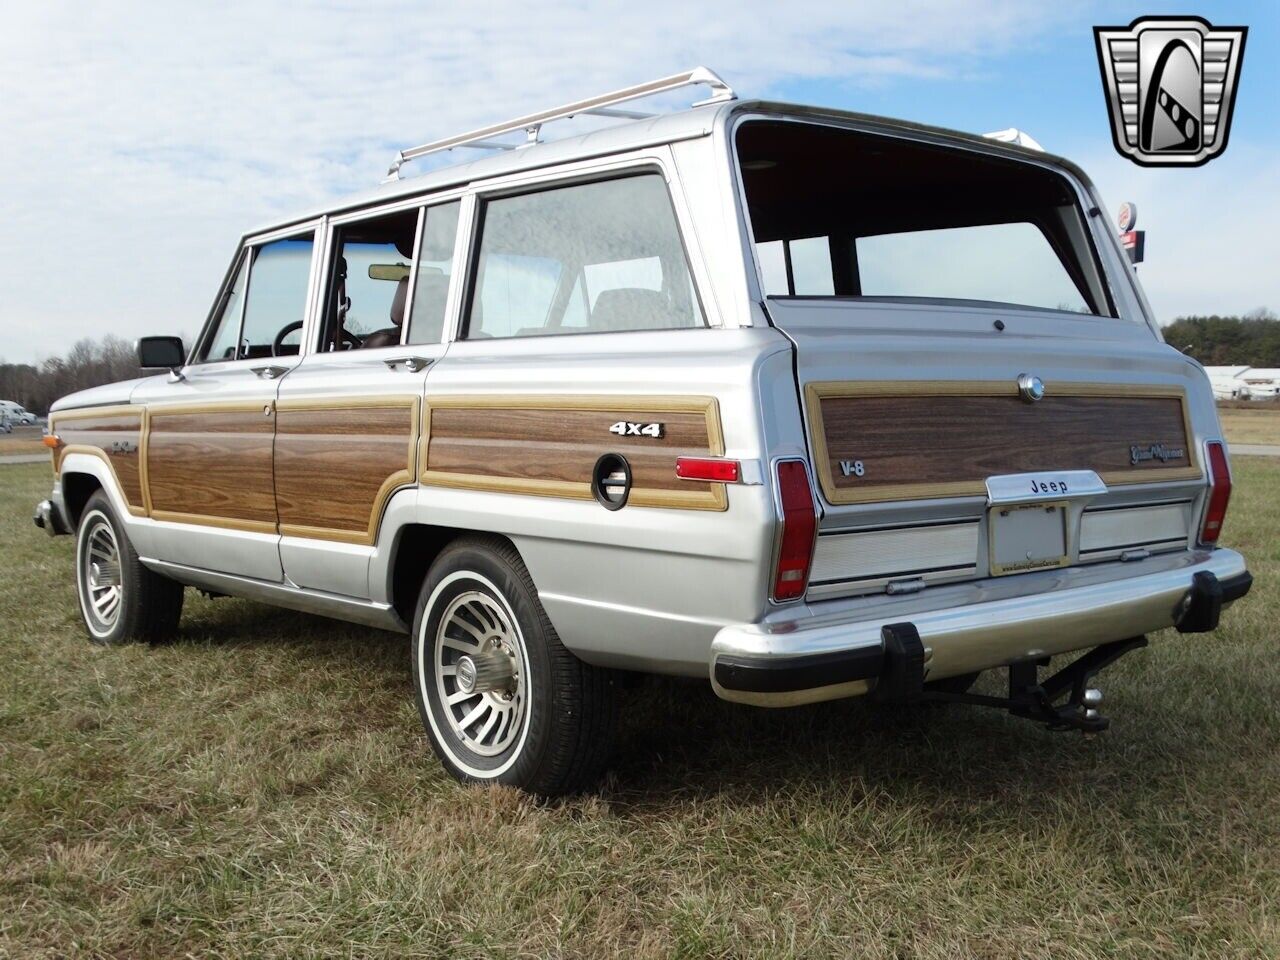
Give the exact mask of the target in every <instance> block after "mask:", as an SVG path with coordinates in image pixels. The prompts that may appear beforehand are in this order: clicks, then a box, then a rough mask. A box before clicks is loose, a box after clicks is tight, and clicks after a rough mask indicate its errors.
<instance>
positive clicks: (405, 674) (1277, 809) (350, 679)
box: [0, 458, 1280, 960]
mask: <svg viewBox="0 0 1280 960" xmlns="http://www.w3.org/2000/svg"><path fill="white" fill-rule="evenodd" d="M1235 467H1236V474H1237V492H1236V495H1235V501H1234V505H1233V508H1232V513H1231V515H1230V517H1229V519H1228V522H1227V533H1226V539H1227V540H1228V541H1229V542H1230V543H1232V544H1233V545H1234V546H1236V547H1238V548H1240V549H1242V550H1243V551H1244V552H1245V553H1246V554H1247V555H1248V557H1249V559H1250V565H1251V568H1252V570H1253V572H1254V574H1255V576H1256V577H1257V578H1258V582H1257V586H1256V587H1255V590H1254V593H1253V594H1252V595H1251V596H1249V597H1248V598H1247V599H1246V600H1244V601H1242V602H1240V603H1239V604H1237V605H1236V606H1235V607H1234V608H1233V609H1232V610H1231V611H1230V612H1229V613H1228V614H1227V616H1226V618H1225V625H1224V626H1223V628H1222V629H1221V630H1219V631H1218V632H1217V633H1216V634H1214V635H1211V636H1185V637H1184V636H1179V635H1177V634H1173V633H1168V634H1162V635H1159V636H1156V637H1154V638H1153V640H1154V642H1153V644H1152V646H1151V647H1150V648H1149V649H1147V650H1144V651H1140V652H1137V653H1134V654H1131V655H1130V656H1129V657H1127V658H1126V659H1124V660H1122V661H1121V662H1120V663H1119V664H1118V665H1117V666H1115V667H1112V668H1111V669H1110V670H1109V671H1107V672H1106V673H1105V674H1103V677H1102V681H1101V686H1102V687H1103V688H1104V690H1105V692H1106V695H1107V704H1106V707H1107V712H1108V713H1109V714H1111V715H1112V717H1113V719H1114V725H1113V727H1112V730H1111V731H1110V732H1108V733H1106V734H1104V735H1102V736H1100V737H1096V738H1092V739H1086V738H1083V737H1081V736H1080V735H1078V734H1061V733H1058V734H1055V733H1049V732H1047V731H1044V730H1043V729H1041V728H1039V727H1035V726H1032V725H1030V724H1029V723H1027V722H1025V721H1018V720H1013V719H1011V718H1009V717H1007V716H1005V715H1004V714H1000V713H995V712H993V711H983V710H979V709H974V708H965V707H928V708H921V709H884V708H880V709H876V708H873V707H871V706H870V705H868V704H865V703H861V702H857V701H851V702H845V703H837V704H828V705H822V706H817V707H810V708H802V709H796V710H792V711H784V712H770V711H759V710H752V709H750V708H743V707H734V706H730V705H728V704H723V703H721V702H719V701H717V700H716V699H715V698H714V697H713V696H712V695H711V693H710V692H709V690H708V689H707V688H706V687H705V686H703V685H695V684H682V683H668V682H654V683H652V684H649V685H646V686H644V687H642V688H641V689H639V690H636V691H632V692H629V693H627V694H626V701H625V714H624V715H625V724H624V729H623V734H622V740H621V743H620V745H619V749H618V753H617V757H616V761H615V764H614V766H613V769H612V772H611V774H610V776H609V779H608V780H607V781H606V783H605V784H604V786H603V788H602V790H601V791H600V793H599V794H597V795H595V796H591V797H585V798H580V799H576V800H573V801H569V802H565V803H557V804H540V803H537V802H534V801H532V800H530V799H528V798H525V797H523V796H521V795H519V794H517V793H515V792H512V791H507V790H484V789H468V788H463V787H460V786H458V785H456V784H455V783H454V782H453V781H451V780H449V779H447V778H446V777H445V776H444V774H443V773H442V772H441V770H440V769H439V767H438V765H437V764H436V762H435V760H434V758H433V757H431V756H430V755H429V748H428V746H427V743H426V740H425V738H424V736H423V734H422V731H421V729H420V726H419V722H418V718H417V715H416V713H415V710H414V708H413V705H412V703H411V700H410V695H409V683H410V676H409V662H408V656H407V646H406V641H405V640H404V639H403V638H401V637H397V636H392V635H389V634H383V633H378V632H374V631H368V630H364V629H360V628H355V627H348V626H343V625H340V624H333V623H330V622H327V621H324V620H320V619H316V618H312V617H307V616H304V615H300V614H293V613H288V612H283V611H277V610H273V609H270V608H267V607H263V606H257V605H254V604H251V603H248V602H243V601H239V600H228V599H223V600H217V601H210V600H207V599H205V598H203V597H200V596H198V595H193V593H192V592H191V591H188V605H187V608H186V614H185V616H184V620H183V631H182V636H181V638H180V640H179V641H178V642H177V643H175V644H173V645H171V646H167V647H159V648H147V647H132V648H125V649H113V650H102V649H97V648H94V647H91V646H90V645H89V644H88V643H87V642H86V641H85V640H84V638H83V636H82V633H81V627H80V624H79V622H78V618H77V614H76V607H75V599H74V595H73V590H72V586H71V576H70V567H71V543H70V539H69V538H65V537H64V538H59V539H57V540H49V539H47V538H46V537H45V536H44V534H43V533H41V532H39V531H38V530H36V529H35V528H34V527H33V526H32V525H31V521H30V508H31V505H32V503H33V502H34V501H35V500H36V499H38V498H39V497H40V496H42V495H44V493H45V491H46V490H47V488H48V485H49V473H48V469H47V468H45V467H43V466H23V467H18V466H11V467H3V468H0V535H2V536H3V543H4V546H5V548H4V550H3V551H2V552H0V615H2V616H3V622H4V624H5V629H4V631H3V633H2V634H0V658H3V664H4V666H3V670H2V671H0V956H12V957H20V958H23V960H31V958H38V957H50V958H52V957H59V958H60V957H70V956H94V957H97V956H112V957H117V956H118V957H180V956H197V957H229V958H230V957H235V958H241V957H290V958H297V957H311V956H332V957H350V956H373V955H386V954H390V955H401V956H422V957H476V958H480V957H494V956H503V957H505V956H512V957H543V956H578V957H606V956H612V955H616V954H625V955H627V956H628V957H629V958H649V957H702V956H712V957H739V956H755V957H801V956H803V957H823V956H835V957H858V958H915V957H922V958H943V957H946V958H951V957H966V956H972V957H982V958H1022V957H1045V958H1054V960H1073V958H1074V960H1097V958H1100V957H1139V958H1151V957H1170V958H1173V957H1176V958H1188V957H1191V958H1211V957H1212V958H1220V957H1276V956H1280V906H1278V904H1280V713H1278V712H1277V710H1276V705H1277V703H1278V702H1280V662H1278V661H1277V657H1276V654H1275V651H1276V626H1275V625H1276V622H1277V620H1280V583H1278V581H1277V571H1278V568H1280V460H1262V459H1249V458H1239V459H1237V461H1236V464H1235ZM993 688H994V687H993Z"/></svg>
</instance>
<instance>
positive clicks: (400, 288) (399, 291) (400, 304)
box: [391, 277, 409, 327]
mask: <svg viewBox="0 0 1280 960" xmlns="http://www.w3.org/2000/svg"><path fill="white" fill-rule="evenodd" d="M408 297H409V278H408V277H401V278H400V279H399V280H397V281H396V295H395V296H394V297H392V298H391V323H392V324H393V325H395V326H397V327H398V326H400V325H401V324H402V323H404V302H405V300H407V299H408Z"/></svg>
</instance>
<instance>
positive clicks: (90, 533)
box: [76, 490, 183, 646]
mask: <svg viewBox="0 0 1280 960" xmlns="http://www.w3.org/2000/svg"><path fill="white" fill-rule="evenodd" d="M76 593H77V595H78V597H79V600H80V616H81V618H82V619H83V620H84V625H85V629H86V630H87V631H88V632H89V639H90V640H91V641H93V642H94V643H96V644H100V645H101V646H115V645H117V644H122V643H132V642H135V641H146V642H150V643H159V642H162V641H165V640H169V639H171V638H172V637H173V635H174V634H175V633H176V632H177V630H178V620H179V618H180V617H181V616H182V595H183V589H182V584H180V583H177V582H176V581H174V580H170V579H169V578H168V577H165V576H161V575H160V574H158V573H155V572H154V571H152V570H149V569H147V567H145V566H143V564H142V562H141V561H140V560H139V559H138V553H137V551H136V550H134V549H133V544H132V543H131V542H130V541H129V535H128V534H127V533H125V528H124V524H122V523H121V522H120V518H119V517H118V516H117V515H116V511H115V508H114V507H112V506H111V501H110V500H109V499H108V498H107V495H106V494H105V493H103V492H102V491H101V490H99V491H98V492H97V493H95V494H94V495H93V496H92V497H90V498H89V502H88V503H86V504H85V508H84V511H83V512H82V513H81V515H80V525H79V527H78V528H77V530H76Z"/></svg>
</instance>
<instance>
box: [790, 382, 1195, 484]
mask: <svg viewBox="0 0 1280 960" xmlns="http://www.w3.org/2000/svg"><path fill="white" fill-rule="evenodd" d="M907 386H908V387H910V386H915V387H916V390H915V391H912V392H910V393H908V392H906V391H904V390H903V385H902V384H897V385H895V386H894V387H892V388H886V389H892V390H896V391H897V393H896V394H894V395H883V394H877V393H874V392H872V390H873V388H871V387H869V386H868V385H865V384H811V385H810V386H809V401H810V416H811V418H813V419H812V420H811V426H812V428H813V432H814V436H815V437H817V438H819V439H820V440H821V442H819V443H817V444H816V447H817V449H818V451H819V456H818V457H817V459H818V460H819V461H820V462H819V464H818V471H817V472H818V474H819V478H820V480H821V482H822V486H823V490H824V492H826V493H827V495H828V499H829V500H830V501H831V502H833V503H860V502H871V501H883V500H898V499H909V498H915V497H940V496H967V495H977V494H981V493H983V492H984V491H985V480H986V478H987V477H989V476H994V475H997V474H1006V473H1025V472H1030V471H1038V470H1082V469H1084V470H1094V471H1096V472H1097V473H1098V474H1099V475H1100V476H1101V477H1102V479H1103V480H1104V481H1105V482H1106V483H1108V484H1117V483H1137V482H1143V481H1152V480H1175V479H1185V478H1190V477H1198V476H1199V475H1200V472H1199V465H1198V461H1197V458H1196V456H1195V451H1194V449H1193V448H1192V445H1191V443H1190V442H1189V428H1188V426H1187V419H1186V411H1185V408H1184V405H1185V400H1184V398H1183V395H1182V392H1181V390H1163V388H1142V395H1119V394H1122V392H1123V391H1125V390H1126V388H1124V387H1111V388H1110V390H1112V391H1113V394H1112V395H1101V393H1100V391H1101V390H1102V389H1104V388H1102V387H1100V386H1094V385H1071V386H1059V387H1054V386H1050V387H1049V389H1048V393H1047V394H1046V396H1045V397H1044V399H1042V400H1041V401H1039V402H1038V403H1026V402H1024V401H1023V400H1022V399H1021V398H1020V397H1018V395H1017V392H1016V388H1010V387H1008V386H1007V385H1005V384H989V385H979V386H976V387H973V388H971V389H970V390H969V391H967V392H965V393H960V392H957V390H953V389H949V388H948V387H946V386H945V385H944V386H943V387H942V391H940V392H931V391H930V386H931V385H928V384H916V385H907ZM983 389H986V390H989V391H990V392H989V393H988V394H986V395H983V394H982V393H980V392H979V391H981V390H983ZM1151 394H1157V395H1151ZM1153 446H1158V447H1160V448H1162V452H1161V453H1159V454H1158V455H1156V456H1147V454H1148V453H1149V452H1150V451H1151V448H1152V447H1153ZM824 447H825V449H824ZM1134 447H1138V448H1139V452H1140V456H1139V457H1138V458H1137V461H1136V462H1135V457H1134V453H1135V451H1134V449H1133V448H1134ZM841 461H861V462H862V465H863V476H861V477H859V476H856V475H851V476H845V475H844V471H843V470H842V469H841V466H840V463H841Z"/></svg>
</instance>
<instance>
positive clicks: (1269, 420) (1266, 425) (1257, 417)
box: [1218, 403, 1280, 446]
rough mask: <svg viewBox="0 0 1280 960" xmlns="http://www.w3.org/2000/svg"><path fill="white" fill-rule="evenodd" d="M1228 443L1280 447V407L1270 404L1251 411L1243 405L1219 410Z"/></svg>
mask: <svg viewBox="0 0 1280 960" xmlns="http://www.w3.org/2000/svg"><path fill="white" fill-rule="evenodd" d="M1218 416H1219V417H1220V418H1221V420H1222V432H1223V433H1224V434H1226V437H1227V442H1228V443H1270V444H1275V445H1277V446H1280V406H1277V405H1276V404H1272V403H1268V404H1266V405H1265V406H1262V407H1261V408H1255V409H1249V408H1247V407H1243V406H1241V405H1237V406H1235V407H1232V408H1226V409H1219V410H1218Z"/></svg>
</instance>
